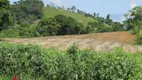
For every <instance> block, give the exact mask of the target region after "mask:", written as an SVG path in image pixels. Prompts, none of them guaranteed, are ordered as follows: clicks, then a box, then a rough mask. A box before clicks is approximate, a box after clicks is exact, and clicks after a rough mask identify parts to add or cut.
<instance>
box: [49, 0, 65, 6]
mask: <svg viewBox="0 0 142 80" xmlns="http://www.w3.org/2000/svg"><path fill="white" fill-rule="evenodd" d="M49 2H52V3H55V4H56V5H59V6H62V5H63V2H62V0H49Z"/></svg>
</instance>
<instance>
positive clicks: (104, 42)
mask: <svg viewBox="0 0 142 80" xmlns="http://www.w3.org/2000/svg"><path fill="white" fill-rule="evenodd" d="M135 39H136V37H135V35H131V34H130V33H129V32H108V33H96V34H85V35H66V36H50V37H39V38H5V39H4V40H6V41H8V42H11V43H19V44H21V43H22V44H28V43H34V44H39V45H41V46H42V47H46V48H47V47H55V48H57V49H61V50H65V49H67V48H68V47H69V46H70V45H72V44H73V43H77V44H78V46H79V48H80V49H86V48H88V49H89V48H91V49H94V50H97V51H110V50H111V49H112V48H113V47H122V48H123V49H124V50H125V51H128V52H134V53H135V52H139V51H142V47H140V46H132V44H133V43H134V41H135Z"/></svg>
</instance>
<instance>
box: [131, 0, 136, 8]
mask: <svg viewBox="0 0 142 80" xmlns="http://www.w3.org/2000/svg"><path fill="white" fill-rule="evenodd" d="M130 7H131V9H132V8H134V7H136V0H131V3H130Z"/></svg>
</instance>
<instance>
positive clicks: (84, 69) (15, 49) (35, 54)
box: [0, 43, 142, 80]
mask: <svg viewBox="0 0 142 80" xmlns="http://www.w3.org/2000/svg"><path fill="white" fill-rule="evenodd" d="M141 58H142V53H138V54H130V53H126V52H124V51H123V50H122V49H121V48H114V49H113V50H112V51H111V52H106V53H105V52H95V51H93V50H78V47H77V45H76V44H74V45H72V46H71V47H70V48H68V50H67V51H58V50H56V49H54V48H48V49H43V48H40V47H39V46H37V45H31V44H29V45H18V44H10V43H0V64H2V65H0V80H11V78H12V77H13V76H15V75H16V76H18V78H19V79H18V80H47V79H48V80H88V79H90V80H141V79H142V70H141V69H142V62H141Z"/></svg>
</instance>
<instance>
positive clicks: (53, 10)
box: [44, 7, 95, 25]
mask: <svg viewBox="0 0 142 80" xmlns="http://www.w3.org/2000/svg"><path fill="white" fill-rule="evenodd" d="M58 14H62V15H65V16H68V17H72V18H74V19H76V20H77V21H78V22H80V23H82V24H84V25H87V24H88V22H93V21H95V20H94V19H93V18H90V17H85V16H84V15H82V14H78V13H73V12H71V11H67V10H60V9H56V8H51V7H45V8H44V16H45V17H54V16H55V15H58Z"/></svg>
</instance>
